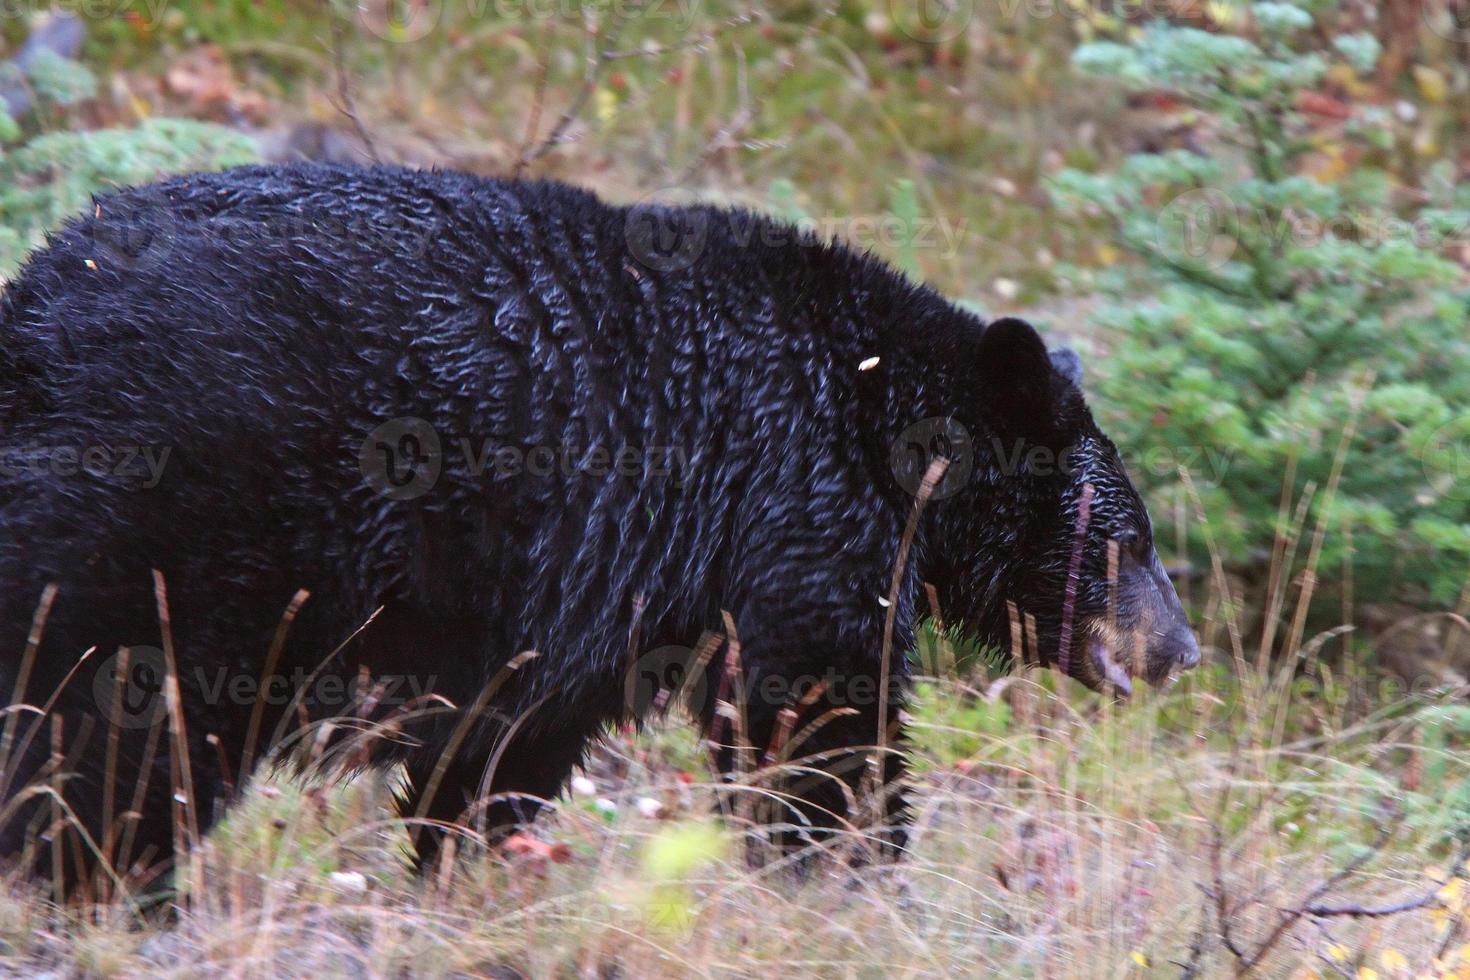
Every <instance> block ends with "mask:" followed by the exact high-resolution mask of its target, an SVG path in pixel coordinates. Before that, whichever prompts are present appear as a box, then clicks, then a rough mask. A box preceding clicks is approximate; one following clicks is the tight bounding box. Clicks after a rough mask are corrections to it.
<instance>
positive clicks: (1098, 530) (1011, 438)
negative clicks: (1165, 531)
mask: <svg viewBox="0 0 1470 980" xmlns="http://www.w3.org/2000/svg"><path fill="white" fill-rule="evenodd" d="M967 359H969V360H971V363H970V364H968V365H965V366H964V367H963V369H961V370H958V371H956V377H958V378H961V379H962V381H961V384H960V386H959V389H958V390H959V392H960V394H959V396H958V397H959V399H960V401H962V402H963V403H964V404H963V406H962V407H959V408H958V410H957V411H956V415H955V421H958V422H959V423H961V424H962V426H963V428H962V429H961V430H960V431H962V432H963V433H964V437H963V438H967V439H968V445H967V446H964V447H958V449H959V452H958V453H957V458H955V459H954V460H952V461H951V466H952V467H954V471H953V472H951V473H946V475H945V478H944V479H945V481H946V482H945V484H942V486H945V488H946V492H944V493H940V494H936V495H935V498H936V499H934V500H932V501H931V502H929V503H928V504H926V507H927V508H928V509H929V513H930V514H931V516H930V518H929V520H930V522H931V523H930V527H931V531H932V534H931V535H930V536H928V537H927V539H926V542H925V551H926V554H925V557H924V560H923V566H924V567H923V569H922V573H923V574H924V575H925V576H926V577H927V578H928V579H929V580H930V581H931V582H933V583H934V584H935V586H936V587H937V588H938V590H939V594H940V597H941V610H940V611H941V614H943V615H944V616H945V618H946V619H947V620H948V621H949V622H950V623H951V624H952V625H954V626H957V627H958V628H959V629H960V630H961V631H962V632H964V633H966V634H968V635H969V636H971V637H973V638H975V639H977V640H979V641H981V642H982V643H985V644H987V645H990V646H992V647H994V648H996V649H999V650H1004V651H1009V652H1010V653H1011V654H1012V656H1016V657H1019V658H1021V659H1022V660H1023V661H1024V662H1026V663H1033V664H1042V665H1046V666H1051V667H1054V668H1056V669H1059V670H1062V671H1063V672H1065V673H1067V674H1070V675H1071V676H1073V677H1075V678H1077V679H1078V680H1080V681H1082V682H1083V683H1084V684H1087V685H1088V686H1089V687H1092V688H1094V689H1096V690H1111V691H1113V692H1115V693H1120V694H1127V693H1130V692H1131V690H1132V679H1133V678H1135V677H1144V678H1146V679H1147V680H1148V681H1149V682H1150V683H1160V682H1162V681H1164V680H1165V679H1166V678H1168V677H1169V676H1170V674H1171V673H1172V672H1173V671H1174V670H1175V669H1176V668H1188V667H1192V666H1194V665H1195V664H1197V663H1198V662H1199V657H1200V653H1199V645H1198V643H1197V642H1196V640H1195V637H1194V634H1193V632H1192V631H1191V629H1190V626H1189V622H1188V620H1187V619H1186V617H1185V614H1184V609H1183V607H1182V606H1181V605H1180V602H1179V596H1178V594H1177V593H1176V592H1175V591H1174V586H1173V584H1172V583H1171V582H1170V581H1169V577H1168V575H1167V574H1165V572H1164V568H1163V566H1162V564H1161V563H1160V562H1159V557H1158V554H1157V553H1156V552H1155V550H1154V538H1153V525H1152V523H1151V521H1150V520H1149V515H1148V511H1147V510H1146V509H1145V507H1144V504H1143V500H1142V498H1141V497H1140V496H1139V494H1138V491H1137V490H1136V489H1135V488H1134V486H1133V483H1132V481H1131V480H1130V479H1129V478H1128V474H1127V472H1126V470H1125V469H1124V466H1123V461H1122V459H1121V458H1120V456H1119V453H1118V450H1117V447H1115V446H1114V445H1113V443H1112V441H1111V440H1109V439H1108V437H1107V436H1106V435H1104V434H1103V433H1102V431H1101V430H1100V429H1099V428H1098V427H1097V424H1096V422H1094V421H1093V417H1092V413H1091V412H1090V411H1089V410H1088V407H1087V403H1086V401H1085V399H1084V398H1083V394H1082V390H1081V362H1080V360H1079V359H1078V357H1077V355H1076V354H1075V353H1073V352H1071V351H1054V352H1050V353H1049V352H1048V351H1047V349H1046V345H1045V344H1044V343H1043V342H1042V340H1041V338H1040V337H1039V336H1038V335H1037V333H1036V331H1035V330H1033V329H1032V327H1031V326H1030V325H1029V324H1027V323H1025V322H1024V321H1021V320H1017V319H1009V318H1008V319H1002V320H998V321H996V322H994V323H992V324H990V325H989V326H988V327H986V328H985V330H984V332H983V333H982V334H981V335H980V337H979V338H978V340H977V341H976V342H975V343H974V344H972V345H970V354H969V356H968V357H967ZM951 442H953V440H951ZM955 448H956V447H953V446H951V450H952V451H953V450H954V449H955ZM941 451H942V450H941ZM964 453H968V454H969V456H968V458H963V454H964Z"/></svg>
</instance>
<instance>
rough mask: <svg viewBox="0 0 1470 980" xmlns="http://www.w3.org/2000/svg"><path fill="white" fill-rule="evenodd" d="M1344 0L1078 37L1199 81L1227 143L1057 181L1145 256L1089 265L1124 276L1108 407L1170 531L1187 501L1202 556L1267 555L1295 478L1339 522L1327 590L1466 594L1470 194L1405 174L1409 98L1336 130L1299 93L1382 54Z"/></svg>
mask: <svg viewBox="0 0 1470 980" xmlns="http://www.w3.org/2000/svg"><path fill="white" fill-rule="evenodd" d="M1333 6H1334V5H1333V4H1330V3H1325V4H1324V3H1315V4H1310V5H1309V4H1304V3H1257V4H1253V5H1251V7H1252V9H1251V13H1252V15H1253V16H1252V17H1251V18H1247V19H1245V20H1243V22H1242V23H1241V24H1240V25H1239V26H1240V29H1241V33H1240V34H1236V35H1231V34H1221V33H1206V32H1204V31H1199V30H1195V29H1191V28H1186V27H1179V26H1173V25H1168V24H1156V25H1152V26H1150V27H1148V28H1146V29H1144V30H1142V31H1140V32H1137V33H1136V34H1135V35H1133V36H1131V37H1130V38H1129V39H1128V41H1127V43H1114V42H1098V43H1093V44H1088V45H1085V46H1083V47H1082V48H1080V49H1079V50H1078V51H1077V53H1076V57H1075V59H1074V62H1075V65H1076V67H1077V68H1078V69H1080V70H1081V71H1083V72H1086V73H1090V74H1095V75H1100V76H1104V77H1106V78H1109V79H1112V80H1115V81H1116V82H1118V83H1121V84H1122V85H1123V86H1124V87H1126V88H1130V89H1160V88H1166V89H1168V90H1169V91H1170V92H1172V93H1174V94H1175V96H1176V97H1178V98H1180V99H1182V100H1183V101H1184V103H1185V107H1186V112H1187V114H1188V115H1187V116H1186V122H1187V123H1189V124H1192V125H1198V126H1199V127H1201V128H1202V129H1204V130H1206V131H1207V136H1206V138H1203V139H1201V140H1199V141H1197V142H1198V144H1200V145H1203V146H1204V147H1205V148H1206V149H1203V150H1201V149H1199V148H1198V146H1196V148H1194V149H1193V150H1189V151H1186V150H1176V151H1172V152H1166V153H1162V154H1138V155H1134V156H1130V157H1128V158H1127V159H1125V160H1124V161H1123V162H1122V163H1121V165H1120V166H1119V167H1118V168H1117V169H1116V170H1115V171H1114V172H1112V173H1108V174H1104V175H1097V174H1089V173H1083V172H1079V171H1077V170H1068V171H1064V172H1062V173H1061V174H1059V175H1058V177H1057V178H1056V179H1055V180H1054V182H1053V184H1052V193H1053V199H1054V201H1055V202H1056V203H1057V204H1059V205H1060V206H1061V207H1062V208H1063V209H1064V210H1065V211H1067V212H1068V213H1070V214H1074V215H1081V216H1083V217H1084V218H1086V219H1088V220H1095V219H1097V218H1102V219H1103V220H1104V221H1105V222H1106V224H1107V225H1108V227H1110V228H1111V229H1112V232H1113V235H1114V237H1115V240H1116V242H1117V243H1118V245H1119V246H1120V247H1121V249H1122V251H1124V252H1125V253H1127V254H1128V255H1131V256H1133V257H1135V258H1136V259H1138V260H1141V261H1138V262H1129V263H1122V264H1120V265H1117V266H1114V267H1113V268H1110V269H1107V270H1104V271H1102V272H1092V271H1086V272H1079V273H1078V274H1077V275H1078V278H1079V279H1080V280H1081V281H1082V283H1083V284H1084V285H1085V286H1087V287H1090V288H1095V289H1096V290H1098V291H1099V292H1101V293H1102V294H1103V296H1104V302H1103V304H1102V306H1101V309H1100V311H1099V314H1098V319H1099V321H1100V326H1101V327H1102V329H1103V334H1102V336H1101V338H1100V339H1101V340H1102V342H1103V344H1104V345H1105V350H1101V351H1098V352H1097V353H1098V356H1097V357H1096V358H1095V361H1096V370H1095V371H1094V377H1095V378H1096V385H1097V395H1098V396H1099V399H1098V400H1099V402H1100V403H1101V406H1102V415H1103V416H1104V418H1103V422H1104V423H1105V427H1106V428H1107V429H1108V430H1109V431H1110V432H1111V434H1112V435H1113V436H1114V437H1115V439H1116V440H1117V442H1118V443H1119V445H1120V446H1122V447H1124V452H1125V455H1126V456H1128V457H1129V461H1130V464H1131V468H1132V470H1133V472H1134V476H1135V478H1136V479H1137V480H1138V481H1139V482H1140V484H1141V485H1143V486H1144V488H1145V491H1146V493H1147V495H1148V496H1149V498H1150V503H1151V504H1152V511H1153V513H1154V515H1155V518H1156V520H1157V522H1158V525H1159V527H1158V532H1159V539H1160V541H1161V542H1163V543H1165V544H1166V545H1167V544H1169V543H1171V542H1173V541H1175V540H1176V533H1177V532H1178V530H1179V529H1178V527H1177V522H1178V521H1179V520H1180V519H1183V521H1184V523H1185V524H1186V525H1187V528H1186V529H1185V533H1184V540H1185V541H1186V546H1187V549H1188V550H1189V552H1190V553H1191V557H1192V558H1194V559H1196V560H1203V559H1204V549H1205V547H1206V541H1207V538H1208V537H1210V536H1212V537H1213V541H1214V543H1215V545H1216V546H1218V547H1219V549H1220V551H1221V552H1222V553H1223V554H1224V556H1225V557H1226V560H1227V561H1229V562H1234V563H1236V564H1238V565H1240V566H1242V567H1243V569H1244V570H1245V571H1247V572H1251V571H1259V570H1260V569H1261V568H1262V567H1263V566H1264V565H1265V564H1266V562H1267V560H1268V559H1269V557H1270V555H1271V553H1272V547H1273V543H1274V541H1275V540H1276V537H1277V534H1278V532H1279V531H1281V530H1282V528H1281V527H1280V525H1281V524H1283V523H1288V522H1283V521H1281V520H1280V519H1279V516H1278V514H1279V511H1280V508H1281V500H1282V487H1283V481H1284V480H1290V482H1291V490H1292V496H1291V504H1290V508H1289V509H1294V508H1295V507H1296V506H1297V502H1298V501H1300V500H1302V499H1303V498H1304V496H1306V495H1307V494H1309V493H1310V494H1313V497H1312V502H1311V509H1310V511H1309V512H1307V523H1306V530H1307V533H1308V534H1309V535H1310V533H1311V532H1312V531H1313V530H1314V529H1315V527H1316V526H1317V522H1319V521H1322V522H1325V524H1324V526H1325V529H1326V530H1327V532H1328V534H1327V536H1326V538H1325V539H1324V546H1323V551H1322V554H1321V561H1320V564H1319V573H1320V574H1321V575H1322V576H1323V577H1324V579H1325V580H1326V583H1327V585H1328V586H1331V585H1333V584H1339V585H1340V584H1341V583H1343V582H1344V581H1346V574H1345V569H1347V568H1348V567H1349V566H1350V567H1351V570H1352V573H1353V576H1354V580H1355V591H1356V594H1357V596H1359V597H1363V596H1367V597H1371V598H1372V599H1389V598H1396V599H1406V600H1409V601H1415V602H1425V603H1447V602H1453V601H1454V599H1455V597H1456V596H1457V595H1458V594H1459V592H1460V590H1461V588H1462V587H1463V586H1464V583H1465V577H1466V573H1467V569H1470V485H1467V484H1466V482H1465V480H1466V478H1470V466H1467V465H1466V464H1467V462H1470V421H1467V417H1470V331H1467V329H1466V320H1467V299H1470V292H1467V288H1466V277H1465V274H1464V270H1463V269H1462V268H1461V267H1460V266H1459V265H1457V264H1456V263H1455V262H1454V261H1452V255H1453V253H1452V250H1451V246H1455V245H1459V244H1461V243H1462V242H1463V240H1464V235H1465V233H1466V232H1467V230H1470V209H1467V208H1466V204H1467V203H1470V202H1467V200H1465V199H1460V200H1456V199H1455V196H1454V192H1453V191H1452V190H1451V189H1450V187H1449V186H1448V185H1450V184H1451V183H1452V181H1450V180H1446V179H1444V175H1443V174H1440V173H1439V172H1438V171H1437V170H1431V172H1430V174H1429V175H1428V177H1427V178H1425V179H1424V180H1423V181H1422V183H1423V185H1424V188H1423V191H1424V192H1423V193H1418V192H1417V191H1416V189H1415V188H1413V187H1408V188H1405V187H1402V186H1400V184H1401V178H1400V176H1399V172H1400V170H1402V169H1406V168H1399V167H1396V166H1395V165H1394V159H1393V157H1392V148H1393V147H1394V146H1395V145H1396V144H1397V143H1398V142H1401V141H1400V140H1399V136H1400V134H1399V133H1398V132H1397V131H1396V129H1395V127H1396V126H1397V125H1399V124H1398V123H1397V122H1396V121H1395V119H1394V118H1392V117H1391V116H1390V115H1389V114H1387V113H1385V112H1383V111H1381V110H1379V109H1377V108H1375V107H1372V106H1350V107H1349V108H1351V116H1350V118H1349V119H1348V120H1347V121H1346V123H1345V124H1344V125H1343V126H1341V127H1332V126H1330V125H1324V123H1323V121H1322V119H1321V118H1320V117H1314V116H1311V115H1309V114H1307V113H1306V112H1304V111H1303V110H1302V106H1303V103H1304V99H1303V97H1304V96H1309V97H1317V98H1322V96H1321V95H1320V91H1321V90H1322V87H1323V83H1324V79H1326V78H1328V77H1329V76H1330V77H1331V78H1332V79H1334V80H1335V84H1339V85H1343V86H1347V87H1348V90H1349V91H1350V90H1351V85H1352V84H1355V81H1354V78H1355V75H1356V74H1361V73H1365V72H1368V71H1370V70H1371V69H1372V68H1373V65H1374V63H1375V62H1376V60H1377V56H1378V45H1377V42H1376V41H1374V40H1373V39H1372V38H1371V37H1367V36H1365V35H1345V36H1339V37H1337V38H1336V39H1335V41H1332V42H1325V41H1323V40H1322V38H1323V36H1324V35H1327V36H1330V35H1331V33H1332V32H1331V24H1330V23H1328V22H1323V24H1321V25H1320V26H1322V27H1323V28H1325V29H1324V30H1319V29H1318V25H1316V23H1315V21H1314V18H1320V17H1330V16H1331V14H1332V7H1333ZM1345 434H1350V435H1351V441H1350V442H1349V443H1347V445H1346V449H1345V450H1343V452H1344V455H1343V456H1342V466H1341V476H1340V482H1339V483H1338V485H1337V486H1336V488H1335V493H1329V492H1328V491H1329V488H1330V487H1331V486H1332V483H1333V472H1334V461H1335V459H1336V457H1337V454H1338V453H1339V447H1340V445H1341V444H1342V441H1343V436H1344V435H1345ZM1181 468H1184V469H1187V470H1188V471H1189V473H1190V477H1191V480H1192V482H1193V484H1194V486H1195V488H1196V489H1197V491H1198V493H1199V497H1200V503H1202V505H1203V510H1204V513H1205V515H1206V517H1207V519H1208V522H1209V524H1208V534H1207V533H1206V528H1205V526H1204V525H1203V524H1202V523H1201V522H1200V521H1198V520H1197V519H1195V507H1194V504H1193V501H1192V500H1191V499H1190V498H1189V495H1188V493H1187V490H1186V487H1185V484H1184V481H1183V480H1182V479H1181V477H1180V475H1179V470H1180V469H1181ZM1308 551H1309V549H1308V547H1307V546H1306V545H1303V546H1302V547H1301V548H1300V549H1299V551H1298V554H1297V560H1298V563H1300V562H1301V561H1303V560H1304V559H1305V557H1306V556H1307V554H1308ZM1324 591H1330V590H1324Z"/></svg>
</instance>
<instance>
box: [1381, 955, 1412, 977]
mask: <svg viewBox="0 0 1470 980" xmlns="http://www.w3.org/2000/svg"><path fill="white" fill-rule="evenodd" d="M1378 962H1379V963H1381V964H1382V965H1383V968H1384V969H1385V970H1387V971H1389V972H1390V973H1398V972H1399V971H1401V970H1407V969H1408V968H1409V961H1408V959H1406V958H1405V957H1404V954H1403V953H1400V952H1399V951H1398V950H1396V949H1385V950H1384V951H1383V952H1382V953H1380V954H1379V955H1378Z"/></svg>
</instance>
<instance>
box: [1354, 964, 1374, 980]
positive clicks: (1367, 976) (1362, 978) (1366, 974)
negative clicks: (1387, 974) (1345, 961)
mask: <svg viewBox="0 0 1470 980" xmlns="http://www.w3.org/2000/svg"><path fill="white" fill-rule="evenodd" d="M1358 980H1378V971H1377V970H1375V969H1373V968H1372V967H1368V966H1365V967H1363V968H1362V969H1360V970H1359V971H1358Z"/></svg>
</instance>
